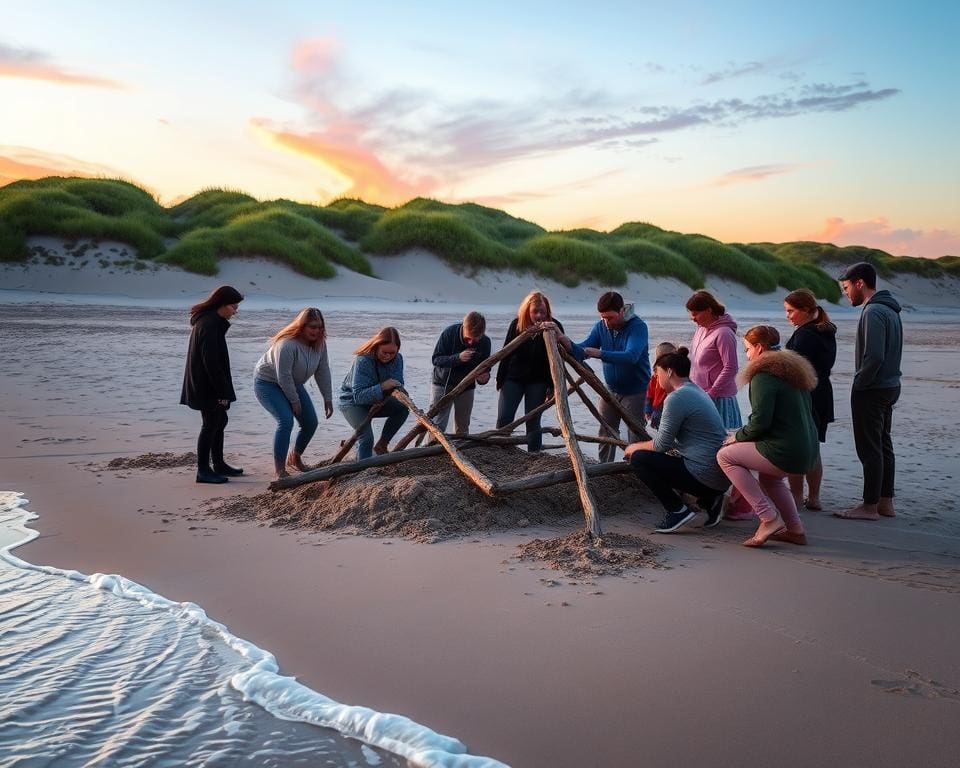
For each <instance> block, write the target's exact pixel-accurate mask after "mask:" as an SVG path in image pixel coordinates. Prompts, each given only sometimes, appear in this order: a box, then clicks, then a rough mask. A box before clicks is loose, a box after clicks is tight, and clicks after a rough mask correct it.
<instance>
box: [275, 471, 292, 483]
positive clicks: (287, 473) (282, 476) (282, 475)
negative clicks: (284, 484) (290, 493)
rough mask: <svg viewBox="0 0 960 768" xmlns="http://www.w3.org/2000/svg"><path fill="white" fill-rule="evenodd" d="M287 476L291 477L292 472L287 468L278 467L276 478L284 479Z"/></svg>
mask: <svg viewBox="0 0 960 768" xmlns="http://www.w3.org/2000/svg"><path fill="white" fill-rule="evenodd" d="M285 477H290V473H289V472H287V470H285V469H278V470H277V471H276V473H275V474H274V476H273V479H274V480H283V478H285Z"/></svg>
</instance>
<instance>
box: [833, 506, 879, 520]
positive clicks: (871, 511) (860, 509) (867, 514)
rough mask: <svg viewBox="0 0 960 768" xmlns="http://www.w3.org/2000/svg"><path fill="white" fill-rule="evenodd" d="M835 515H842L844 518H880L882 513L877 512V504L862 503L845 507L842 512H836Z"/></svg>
mask: <svg viewBox="0 0 960 768" xmlns="http://www.w3.org/2000/svg"><path fill="white" fill-rule="evenodd" d="M833 516H834V517H842V518H843V519H844V520H879V519H880V513H879V512H877V505H876V504H860V505H859V506H856V507H853V509H845V510H843V511H842V512H834V513H833Z"/></svg>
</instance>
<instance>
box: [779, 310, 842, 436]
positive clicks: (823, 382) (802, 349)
mask: <svg viewBox="0 0 960 768" xmlns="http://www.w3.org/2000/svg"><path fill="white" fill-rule="evenodd" d="M786 348H787V349H789V350H792V351H794V352H796V353H797V354H799V355H803V356H804V357H805V358H807V360H809V361H810V365H812V366H813V370H814V371H815V372H816V374H817V386H816V388H815V389H814V390H813V391H812V392H811V393H810V396H811V398H812V399H813V410H814V412H815V413H816V414H817V416H818V417H819V420H820V421H821V422H822V423H824V424H828V423H830V422H831V421H833V385H832V384H831V383H830V371H831V370H832V369H833V364H834V363H835V362H836V360H837V327H836V326H835V325H834V324H833V323H830V324H829V325H827V327H826V328H824V329H823V330H822V331H821V330H818V329H817V321H816V320H811V321H810V322H809V323H804V324H803V325H801V326H800V327H799V328H797V330H795V331H794V332H793V335H792V336H791V337H790V340H789V341H787V344H786Z"/></svg>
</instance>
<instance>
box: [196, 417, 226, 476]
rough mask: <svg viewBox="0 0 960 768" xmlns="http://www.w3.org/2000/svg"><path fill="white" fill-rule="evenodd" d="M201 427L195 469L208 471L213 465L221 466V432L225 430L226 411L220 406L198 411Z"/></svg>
mask: <svg viewBox="0 0 960 768" xmlns="http://www.w3.org/2000/svg"><path fill="white" fill-rule="evenodd" d="M200 415H201V416H202V417H203V425H202V426H201V427H200V437H198V438H197V467H198V468H199V469H210V460H211V459H213V463H214V464H223V431H224V430H225V429H226V428H227V420H228V419H227V409H226V408H224V407H223V406H222V405H218V406H215V407H213V408H204V409H203V410H202V411H200Z"/></svg>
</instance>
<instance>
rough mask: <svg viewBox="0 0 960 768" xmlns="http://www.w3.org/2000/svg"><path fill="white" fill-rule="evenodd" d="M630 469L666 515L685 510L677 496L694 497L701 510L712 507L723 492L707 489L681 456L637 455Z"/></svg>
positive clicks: (644, 453)
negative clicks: (687, 494)
mask: <svg viewBox="0 0 960 768" xmlns="http://www.w3.org/2000/svg"><path fill="white" fill-rule="evenodd" d="M630 466H631V467H633V469H634V471H635V472H636V473H637V477H639V478H640V479H641V480H642V481H643V482H644V484H645V485H646V486H647V488H649V489H650V492H651V493H652V494H653V495H654V496H656V497H657V500H658V501H659V502H660V503H661V504H663V508H664V509H665V510H667V512H679V511H680V510H681V509H683V499H681V498H680V496H679V495H678V494H677V491H680V492H681V493H692V494H694V495H696V497H697V504H699V505H700V507H701V508H703V509H706V508H707V507H709V506H710V505H711V504H712V503H713V501H714V500H715V499H716V498H717V496H721V495H723V491H718V490H717V489H716V488H711V487H710V486H708V485H704V484H703V483H701V482H700V481H699V480H697V478H695V477H694V476H693V475H691V474H690V471H689V470H688V469H687V467H686V466H685V465H684V463H683V458H682V457H681V456H670V455H669V454H666V453H660V452H659V451H635V452H634V454H633V455H632V456H631V457H630Z"/></svg>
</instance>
